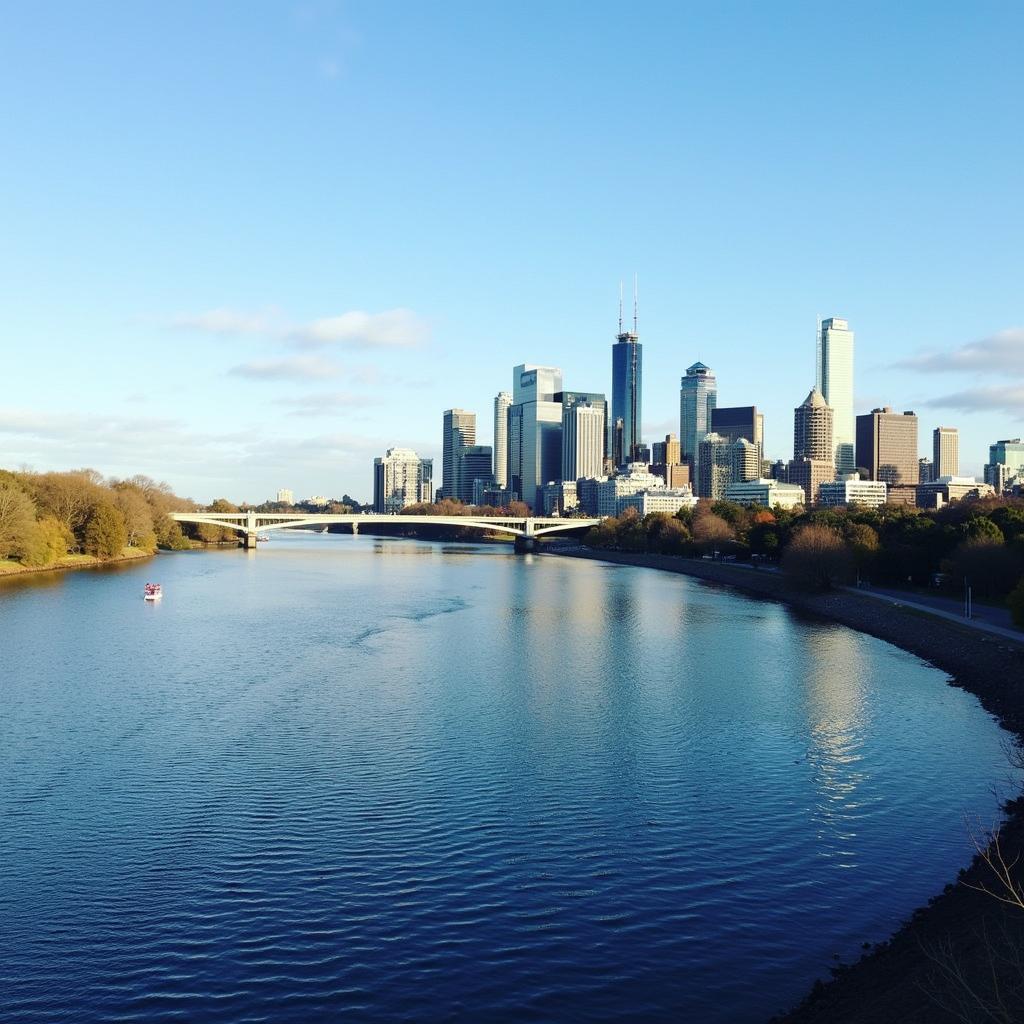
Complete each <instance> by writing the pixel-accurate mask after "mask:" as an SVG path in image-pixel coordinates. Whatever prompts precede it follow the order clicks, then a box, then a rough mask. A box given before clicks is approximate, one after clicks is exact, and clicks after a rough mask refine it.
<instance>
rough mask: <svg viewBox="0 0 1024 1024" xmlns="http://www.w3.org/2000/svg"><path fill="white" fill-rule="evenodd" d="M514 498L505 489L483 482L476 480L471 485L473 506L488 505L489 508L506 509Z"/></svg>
mask: <svg viewBox="0 0 1024 1024" xmlns="http://www.w3.org/2000/svg"><path fill="white" fill-rule="evenodd" d="M516 500H517V498H516V496H515V495H514V494H513V493H512V492H511V491H510V490H509V489H508V488H507V487H495V486H494V485H493V484H491V485H488V484H486V483H485V482H484V481H483V480H476V481H474V483H473V504H474V505H490V506H491V508H508V506H509V505H511V504H512V502H513V501H516Z"/></svg>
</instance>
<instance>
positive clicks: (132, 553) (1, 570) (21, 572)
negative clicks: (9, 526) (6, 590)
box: [0, 548, 154, 580]
mask: <svg viewBox="0 0 1024 1024" xmlns="http://www.w3.org/2000/svg"><path fill="white" fill-rule="evenodd" d="M153 555H154V552H152V551H142V550H140V549H139V548H125V549H124V550H123V551H122V552H121V554H120V555H118V556H117V557H116V558H97V557H96V556H95V555H65V556H64V557H63V558H61V559H58V560H57V561H56V562H54V563H53V565H38V566H37V565H22V564H21V563H20V562H10V561H7V560H6V559H5V560H3V561H0V580H3V579H8V578H11V577H14V576H25V575H28V574H29V573H37V572H67V571H68V570H71V569H96V568H98V567H99V566H105V565H118V564H119V563H121V562H137V561H139V560H140V559H143V558H152V557H153Z"/></svg>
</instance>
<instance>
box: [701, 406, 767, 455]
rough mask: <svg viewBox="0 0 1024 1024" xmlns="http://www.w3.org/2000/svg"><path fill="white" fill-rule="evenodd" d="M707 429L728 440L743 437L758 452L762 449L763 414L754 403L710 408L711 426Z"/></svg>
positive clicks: (736, 439)
mask: <svg viewBox="0 0 1024 1024" xmlns="http://www.w3.org/2000/svg"><path fill="white" fill-rule="evenodd" d="M708 430H710V431H713V432H714V433H716V434H721V435H722V437H727V438H728V439H729V440H730V441H738V440H739V439H740V438H741V437H745V438H746V439H747V440H748V441H750V442H751V443H752V444H754V445H755V446H756V448H757V450H758V451H759V452H763V451H764V414H763V413H759V412H758V411H757V406H756V405H733V406H728V405H716V406H715V408H713V409H712V410H711V426H710V427H708Z"/></svg>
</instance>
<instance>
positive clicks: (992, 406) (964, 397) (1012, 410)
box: [924, 384, 1024, 420]
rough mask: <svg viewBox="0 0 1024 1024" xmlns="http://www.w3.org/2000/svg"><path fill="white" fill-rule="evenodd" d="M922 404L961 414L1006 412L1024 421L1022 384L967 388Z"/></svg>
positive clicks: (1023, 389) (1023, 387)
mask: <svg viewBox="0 0 1024 1024" xmlns="http://www.w3.org/2000/svg"><path fill="white" fill-rule="evenodd" d="M924 404H925V405H928V406H931V407H933V408H936V409H958V410H960V411H961V412H1007V413H1009V414H1010V415H1011V416H1014V417H1016V418H1017V419H1019V420H1024V384H1005V385H1002V386H1000V387H989V388H967V389H965V390H964V391H954V392H953V393H952V394H950V395H941V396H940V397H938V398H932V399H929V400H928V401H926V402H925V403H924Z"/></svg>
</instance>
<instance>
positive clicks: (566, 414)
mask: <svg viewBox="0 0 1024 1024" xmlns="http://www.w3.org/2000/svg"><path fill="white" fill-rule="evenodd" d="M607 436H608V432H607V431H606V430H605V429H604V409H601V408H598V407H597V406H595V405H591V404H590V402H587V401H580V402H572V403H571V404H569V405H566V404H565V403H564V402H563V403H562V474H561V479H562V480H571V481H573V482H575V481H576V480H578V479H580V477H595V476H600V475H601V474H602V472H603V471H604V445H605V438H606V437H607Z"/></svg>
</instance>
